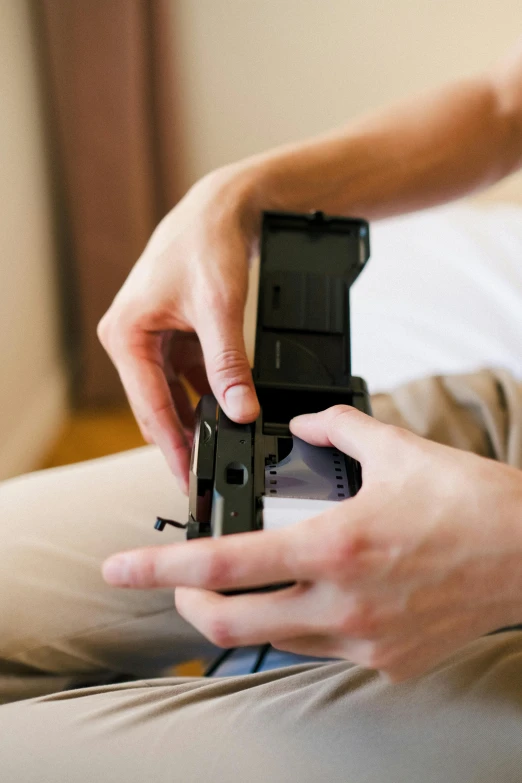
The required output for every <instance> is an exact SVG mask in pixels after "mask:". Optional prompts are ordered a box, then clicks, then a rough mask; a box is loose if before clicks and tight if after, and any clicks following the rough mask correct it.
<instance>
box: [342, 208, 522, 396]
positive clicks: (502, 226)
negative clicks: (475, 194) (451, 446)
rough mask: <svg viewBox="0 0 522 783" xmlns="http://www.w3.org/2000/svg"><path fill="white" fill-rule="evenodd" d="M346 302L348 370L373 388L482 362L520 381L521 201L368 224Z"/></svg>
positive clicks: (393, 384) (382, 387)
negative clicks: (367, 252) (365, 248)
mask: <svg viewBox="0 0 522 783" xmlns="http://www.w3.org/2000/svg"><path fill="white" fill-rule="evenodd" d="M351 301H352V315H351V318H352V350H353V355H352V356H353V358H352V369H353V373H354V374H355V375H361V376H362V377H363V378H365V379H366V381H367V382H368V385H369V387H370V391H379V390H384V389H389V388H392V387H394V386H396V385H397V384H399V383H402V382H403V381H407V380H410V379H412V378H415V377H419V376H423V375H428V374H434V373H452V372H467V371H469V370H473V369H476V368H479V367H486V366H489V367H505V368H507V369H509V370H511V372H513V373H514V374H515V376H517V377H518V378H521V379H522V207H517V206H509V205H499V206H493V207H487V208H486V207H478V206H474V205H471V204H466V203H460V204H457V205H453V206H450V207H442V208H438V209H432V210H429V211H426V212H421V213H417V214H414V215H409V216H406V217H401V218H394V219H393V220H387V221H383V222H380V223H375V224H373V226H372V228H371V259H370V261H369V263H368V266H367V268H366V269H365V271H364V272H363V273H362V275H361V277H360V279H359V280H358V281H357V283H356V284H355V285H354V288H353V292H352V298H351Z"/></svg>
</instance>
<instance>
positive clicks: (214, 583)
mask: <svg viewBox="0 0 522 783" xmlns="http://www.w3.org/2000/svg"><path fill="white" fill-rule="evenodd" d="M231 577H232V568H231V564H230V560H229V558H228V557H227V556H226V555H225V554H224V553H222V552H218V551H213V552H209V553H208V554H207V556H206V558H204V560H203V565H202V586H203V587H205V588H206V589H207V590H219V589H220V588H222V587H226V586H228V584H229V583H230V580H231Z"/></svg>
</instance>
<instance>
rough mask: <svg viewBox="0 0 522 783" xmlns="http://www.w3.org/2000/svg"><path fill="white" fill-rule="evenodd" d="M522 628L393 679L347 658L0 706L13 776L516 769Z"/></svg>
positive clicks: (3, 754)
mask: <svg viewBox="0 0 522 783" xmlns="http://www.w3.org/2000/svg"><path fill="white" fill-rule="evenodd" d="M521 686H522V634H520V633H517V632H509V633H504V634H500V635H498V636H494V637H487V638H484V639H480V640H477V641H476V642H474V643H473V644H471V645H468V646H467V647H466V648H464V649H463V650H461V651H460V652H459V653H457V654H455V655H454V656H453V657H452V658H451V659H449V660H448V661H447V662H446V663H445V664H443V665H441V666H439V667H438V668H437V669H436V670H435V671H433V672H432V673H430V674H428V675H426V676H424V677H422V678H418V679H416V680H412V681H411V682H405V683H401V684H398V685H391V684H389V683H387V682H386V681H385V680H384V679H383V678H382V677H380V676H379V675H378V674H377V673H375V672H370V671H368V670H364V669H362V668H361V667H359V666H351V665H350V664H348V663H333V664H322V665H316V666H314V665H308V666H300V667H290V668H288V669H279V670H276V671H270V672H264V673H259V674H255V675H249V676H246V677H229V678H226V677H225V678H219V679H216V680H210V681H209V680H205V679H199V680H197V679H191V680H187V679H164V680H161V679H160V680H151V681H148V682H140V683H130V684H127V685H124V686H119V687H115V686H111V687H105V688H92V689H85V690H82V691H76V692H67V693H63V694H56V695H53V696H50V697H45V698H40V699H32V700H28V701H24V702H18V703H16V704H11V705H7V706H5V707H0V734H1V735H2V738H3V742H2V743H0V767H1V769H2V771H3V773H4V776H5V778H6V779H8V780H9V781H12V783H18V781H20V782H21V781H23V783H32V782H33V781H34V783H36V781H38V783H40V781H41V780H42V779H44V778H45V779H52V780H53V781H56V782H57V783H60V781H67V783H87V782H88V781H90V780H97V781H99V783H113V781H114V782H115V781H121V780H125V782H126V783H142V782H143V781H144V780H179V781H183V783H196V781H197V782H198V783H199V782H200V781H202V780H212V781H214V783H235V782H236V781H240V780H248V781H250V783H266V781H268V780H274V781H278V783H296V781H299V783H320V781H324V782H325V783H337V782H339V783H345V782H346V781H350V783H363V782H364V783H405V782H406V781H412V783H413V782H415V783H420V781H422V783H464V782H465V783H468V781H473V783H491V782H492V781H495V783H515V782H517V783H518V781H519V780H520V769H521V764H522V742H521V739H520V736H521V734H520V719H521V712H522V687H521Z"/></svg>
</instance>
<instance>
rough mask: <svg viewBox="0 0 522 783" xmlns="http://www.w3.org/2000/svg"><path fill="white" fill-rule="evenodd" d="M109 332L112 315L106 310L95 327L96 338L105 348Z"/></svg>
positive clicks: (106, 347)
mask: <svg viewBox="0 0 522 783" xmlns="http://www.w3.org/2000/svg"><path fill="white" fill-rule="evenodd" d="M111 332H112V316H111V311H110V310H107V312H106V313H105V315H104V316H103V317H102V319H101V320H100V321H99V323H98V326H97V328H96V334H97V335H98V340H99V341H100V343H101V344H102V345H103V347H104V348H105V349H106V350H108V347H109V344H110V340H111Z"/></svg>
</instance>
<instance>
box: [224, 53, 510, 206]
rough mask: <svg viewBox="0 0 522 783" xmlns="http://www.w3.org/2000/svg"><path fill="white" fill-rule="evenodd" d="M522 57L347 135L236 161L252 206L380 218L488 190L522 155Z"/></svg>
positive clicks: (359, 124)
mask: <svg viewBox="0 0 522 783" xmlns="http://www.w3.org/2000/svg"><path fill="white" fill-rule="evenodd" d="M521 65H522V58H521V57H520V55H516V56H515V57H511V58H510V60H509V61H507V62H506V63H505V64H502V65H501V67H500V68H498V69H497V70H496V71H495V72H494V73H493V74H492V75H490V76H485V77H483V78H477V79H474V80H467V81H464V82H461V83H458V84H456V85H452V86H449V87H446V88H443V89H441V90H438V91H436V92H435V93H432V94H430V95H427V96H424V97H423V96H421V97H417V98H414V99H412V100H409V101H407V102H404V103H402V104H400V105H397V106H393V107H391V108H387V109H385V110H383V111H379V112H377V113H374V114H371V115H369V116H367V117H364V118H362V119H360V120H358V121H356V122H353V123H351V124H350V125H348V126H347V127H346V128H344V129H340V130H337V131H334V132H331V133H328V134H326V135H324V136H322V137H319V138H317V139H313V140H311V141H308V142H304V143H301V144H297V145H291V146H285V147H282V148H279V149H276V150H274V151H271V152H268V153H266V154H263V155H259V156H255V157H253V158H250V159H248V160H247V161H244V162H242V163H241V164H238V166H239V171H240V172H241V173H242V175H243V176H244V181H245V183H246V184H247V188H250V194H251V195H252V197H253V200H254V202H255V204H256V206H257V207H259V208H261V209H285V210H297V211H306V210H310V209H323V210H325V211H327V212H330V213H337V214H356V215H361V216H364V217H367V218H379V217H384V216H387V215H393V214H398V213H402V212H407V211H411V210H415V209H421V208H423V207H428V206H433V205H435V204H439V203H443V202H446V201H450V200H452V199H455V198H458V197H460V196H464V195H466V194H468V193H471V192H473V191H476V190H479V189H481V188H484V187H486V186H488V185H491V184H493V183H494V182H496V181H497V180H499V179H501V178H502V177H504V176H506V175H507V174H509V173H511V172H512V171H514V170H515V169H516V168H517V167H518V166H519V165H520V164H521V158H522V121H521V117H522V108H521V107H522V95H521V94H520V93H521V92H522V90H521V88H520V82H521V79H520V74H521V73H522V67H521Z"/></svg>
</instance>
